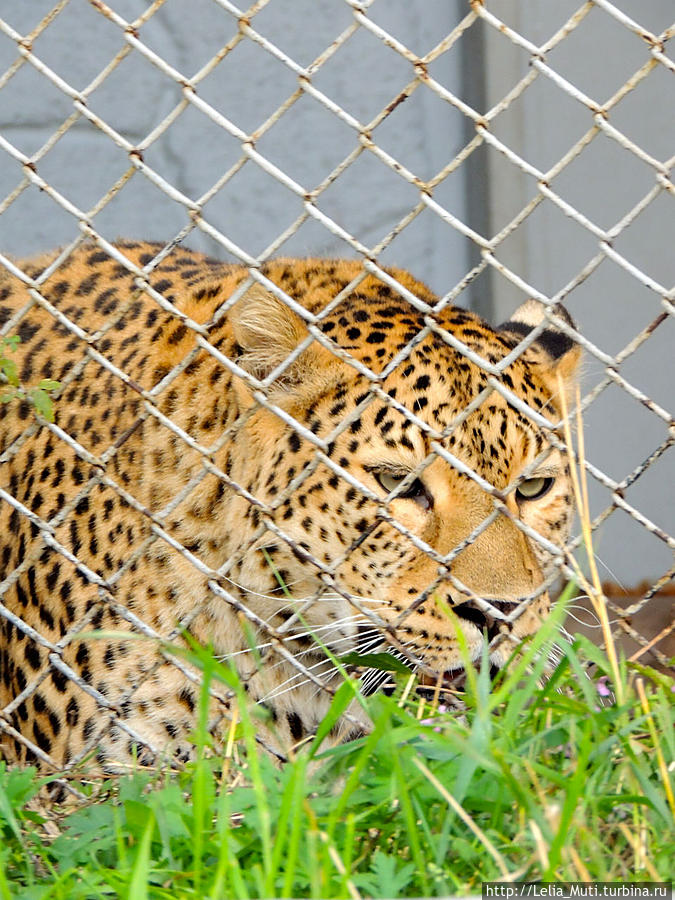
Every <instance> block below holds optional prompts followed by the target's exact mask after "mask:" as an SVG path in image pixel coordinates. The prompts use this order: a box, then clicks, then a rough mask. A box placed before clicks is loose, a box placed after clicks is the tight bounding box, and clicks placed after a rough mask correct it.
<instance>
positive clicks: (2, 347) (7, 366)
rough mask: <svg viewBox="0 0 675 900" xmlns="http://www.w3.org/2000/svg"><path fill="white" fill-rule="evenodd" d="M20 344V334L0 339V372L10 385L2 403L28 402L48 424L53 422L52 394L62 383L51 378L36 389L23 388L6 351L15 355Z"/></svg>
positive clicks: (46, 379)
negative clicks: (13, 401) (12, 401)
mask: <svg viewBox="0 0 675 900" xmlns="http://www.w3.org/2000/svg"><path fill="white" fill-rule="evenodd" d="M20 343H21V338H20V337H19V335H18V334H13V335H10V336H9V337H3V338H1V339H0V372H2V374H3V375H4V376H5V378H6V379H7V383H8V384H9V390H7V389H6V390H4V391H3V392H2V394H0V402H2V403H9V402H10V401H11V400H17V399H18V400H27V401H28V402H29V403H30V404H31V405H32V406H33V407H34V408H35V411H36V412H37V413H38V415H41V416H42V417H43V418H44V419H46V420H47V421H48V422H53V421H54V404H53V401H52V398H51V397H50V393H51V392H52V391H56V390H58V389H59V388H60V387H61V382H60V381H54V380H53V379H51V378H43V379H42V380H41V381H39V382H38V383H37V385H36V386H34V387H30V388H24V387H22V385H21V383H20V381H19V372H18V369H17V366H16V363H15V362H14V360H13V359H10V357H9V356H7V355H6V351H9V353H15V352H16V348H17V346H18V345H19V344H20Z"/></svg>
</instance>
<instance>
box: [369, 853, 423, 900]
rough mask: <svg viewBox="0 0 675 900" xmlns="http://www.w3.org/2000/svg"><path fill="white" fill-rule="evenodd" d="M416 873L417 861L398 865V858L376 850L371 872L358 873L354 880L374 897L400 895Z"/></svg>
mask: <svg viewBox="0 0 675 900" xmlns="http://www.w3.org/2000/svg"><path fill="white" fill-rule="evenodd" d="M414 874H415V863H406V864H405V865H403V866H401V867H400V868H398V867H397V861H396V858H395V857H393V856H388V855H387V854H386V853H383V852H382V851H381V850H376V851H375V854H374V855H373V858H372V860H371V863H370V872H368V873H366V874H364V875H357V876H355V877H354V881H355V882H356V883H357V885H358V886H359V887H363V888H365V889H366V890H367V891H368V893H370V894H372V895H373V896H374V897H399V896H400V895H401V892H402V891H404V890H405V888H406V887H407V886H408V885H409V884H410V882H411V881H412V880H413V877H414Z"/></svg>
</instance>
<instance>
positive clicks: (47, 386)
mask: <svg viewBox="0 0 675 900" xmlns="http://www.w3.org/2000/svg"><path fill="white" fill-rule="evenodd" d="M38 387H39V388H40V389H41V390H43V391H58V389H59V388H60V387H61V382H60V381H54V379H53V378H43V379H42V381H40V382H39V383H38Z"/></svg>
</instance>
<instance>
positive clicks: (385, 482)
mask: <svg viewBox="0 0 675 900" xmlns="http://www.w3.org/2000/svg"><path fill="white" fill-rule="evenodd" d="M373 474H374V475H375V479H376V481H377V483H378V484H379V485H380V487H382V488H384V490H385V491H386V492H387V493H388V494H390V493H391V492H392V491H393V490H395V489H396V488H397V487H398V486H399V484H401V482H402V481H404V480H405V479H406V478H407V477H408V474H409V473H408V472H405V473H403V474H402V475H395V474H394V473H393V472H387V471H386V470H385V471H382V472H374V473H373ZM394 499H396V500H414V501H415V503H417V505H418V506H421V507H422V509H429V508H430V507H431V500H430V498H429V495H428V494H427V491H426V488H425V487H424V485H423V484H422V482H421V481H420V479H419V478H416V479H415V480H414V481H413V482H412V484H409V485H408V487H407V488H406V489H405V490H404V491H403V492H402V493H401V494H397V495H396V497H395V498H394Z"/></svg>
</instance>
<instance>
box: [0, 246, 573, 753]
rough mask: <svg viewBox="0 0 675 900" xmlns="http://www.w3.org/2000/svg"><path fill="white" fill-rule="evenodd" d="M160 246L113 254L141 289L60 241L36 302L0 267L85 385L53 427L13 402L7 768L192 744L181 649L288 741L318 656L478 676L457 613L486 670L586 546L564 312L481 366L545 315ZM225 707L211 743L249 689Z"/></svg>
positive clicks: (194, 696) (71, 381)
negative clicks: (497, 316) (369, 655)
mask: <svg viewBox="0 0 675 900" xmlns="http://www.w3.org/2000/svg"><path fill="white" fill-rule="evenodd" d="M160 249H161V246H160V245H152V244H136V243H133V242H127V243H120V244H119V245H118V247H117V253H118V254H120V255H121V256H122V257H123V258H124V259H126V260H128V261H130V262H131V264H132V265H133V266H137V267H146V269H145V270H144V273H145V274H144V275H143V276H142V278H141V279H140V280H139V278H138V277H137V275H135V274H134V272H130V271H129V268H128V267H127V265H125V264H124V262H121V261H120V259H119V258H118V259H115V258H112V257H111V256H110V255H108V253H106V252H104V251H102V250H100V249H98V248H97V247H94V246H91V245H87V246H84V247H82V248H80V249H79V250H78V251H76V252H75V253H73V254H72V255H71V256H70V257H69V258H68V259H67V260H66V262H65V263H64V264H62V265H61V266H59V267H58V268H57V269H56V270H55V271H54V272H53V273H52V274H51V275H50V276H49V277H48V278H46V279H44V278H41V273H42V272H43V271H44V270H45V268H46V267H47V265H49V263H50V261H51V258H50V257H45V258H43V259H39V260H31V261H28V262H25V263H24V264H23V265H22V268H23V269H24V271H26V272H27V274H28V275H29V276H30V277H31V278H36V279H37V280H38V282H39V298H37V297H36V295H35V294H33V295H29V294H28V293H27V290H26V288H25V286H24V285H23V284H21V283H20V282H19V281H18V280H15V279H13V278H11V277H9V276H3V278H2V280H0V321H2V322H10V321H11V322H13V321H14V320H12V319H11V317H12V316H13V315H14V314H15V312H16V311H17V310H23V309H24V307H25V305H26V303H27V302H28V301H29V300H30V298H31V296H32V297H34V298H35V299H34V301H33V305H32V306H31V307H30V308H29V309H28V310H27V311H26V312H25V314H24V315H23V317H22V318H20V320H17V324H16V331H17V332H18V333H19V334H20V336H21V338H22V343H21V345H20V347H19V349H18V351H17V354H16V360H17V363H18V367H19V373H20V377H21V380H22V383H25V384H30V383H33V382H34V381H35V380H37V379H39V378H54V379H57V380H58V381H60V382H61V384H62V388H61V390H60V393H59V394H58V396H57V397H56V399H55V401H54V408H55V422H54V424H53V425H51V424H50V423H46V422H44V421H41V420H36V418H35V416H34V414H33V412H32V410H31V408H30V407H29V405H28V404H27V403H26V402H19V401H14V402H12V403H9V404H5V405H4V406H3V408H2V409H1V410H0V417H1V419H0V422H1V425H0V486H1V487H2V489H3V491H4V493H3V494H2V495H0V496H1V497H2V499H0V552H1V559H2V564H1V565H2V571H1V572H0V577H1V579H2V582H1V584H0V590H1V591H2V596H1V597H0V602H2V603H3V605H4V608H5V610H6V611H7V612H8V613H9V615H7V614H6V613H5V614H3V613H2V612H0V710H2V709H4V710H5V713H4V716H3V717H1V718H0V739H1V740H2V750H3V753H4V754H5V756H6V757H7V758H9V759H11V760H15V761H19V762H25V761H28V760H30V761H32V762H35V761H37V762H38V763H39V764H41V765H45V766H47V765H55V766H57V767H63V766H72V765H75V764H76V763H78V762H80V761H81V760H83V759H85V758H95V759H96V761H97V765H99V766H101V767H103V768H104V769H115V768H116V767H119V766H124V765H126V764H128V762H129V760H130V759H131V758H132V757H134V756H135V755H137V756H140V758H141V760H156V759H157V758H158V757H159V756H162V755H164V754H168V755H169V756H171V755H172V754H173V755H175V756H177V757H178V758H181V757H185V756H187V755H188V754H189V752H190V740H189V738H190V734H191V731H192V729H193V728H194V719H195V706H196V704H197V702H198V696H199V678H198V675H197V674H196V673H195V671H194V670H193V669H192V668H191V667H190V664H189V663H186V662H184V661H183V660H182V658H180V657H175V656H172V655H171V654H170V653H169V652H168V651H167V642H172V643H174V644H178V645H180V644H182V643H185V641H186V640H188V635H189V636H190V637H191V638H194V639H195V640H196V641H198V642H200V643H202V644H208V645H210V646H211V647H212V648H213V650H214V652H215V654H216V656H218V657H219V658H221V659H228V660H234V662H235V664H236V667H237V669H238V671H239V674H240V676H241V678H242V679H243V682H244V683H245V685H246V690H247V691H248V693H249V695H250V696H251V697H252V698H253V699H254V700H256V701H258V702H260V703H261V704H262V705H264V706H265V707H266V708H267V710H268V714H269V718H268V722H267V724H266V725H265V726H264V727H262V726H261V740H262V741H263V742H264V743H266V745H268V746H270V747H271V748H272V749H273V750H274V751H275V752H280V753H282V752H283V751H284V749H285V748H286V747H287V746H288V744H289V743H292V742H297V741H299V740H302V739H303V738H305V737H306V736H307V735H309V734H311V733H312V732H313V731H314V730H315V729H316V727H317V725H318V723H319V722H320V721H321V719H322V717H323V715H324V714H325V711H326V708H327V705H328V703H329V700H330V695H329V693H326V692H324V691H321V690H318V689H317V681H321V680H323V681H324V682H326V683H328V685H329V687H330V685H331V684H335V677H336V676H335V674H334V672H333V671H332V664H331V663H330V662H329V661H328V660H327V658H326V655H325V653H324V651H323V649H322V647H321V645H322V644H323V645H326V646H327V647H329V648H330V649H331V650H332V651H333V652H334V653H337V654H341V653H342V652H349V651H353V650H357V651H367V652H373V651H376V650H389V651H394V652H396V653H397V654H399V655H401V656H403V657H404V658H405V659H406V660H408V661H409V662H410V663H411V664H412V665H416V666H417V667H418V668H419V669H420V670H421V671H423V672H426V673H427V674H429V675H432V676H433V675H434V674H435V675H437V676H438V677H442V676H443V674H444V673H448V672H453V671H455V670H457V669H458V668H460V667H461V666H462V655H461V653H460V651H459V645H458V639H457V632H456V629H457V627H461V629H462V632H463V634H464V637H465V640H466V642H467V646H468V649H469V653H470V655H471V657H472V658H473V659H478V658H479V657H480V656H481V654H482V652H483V648H484V645H485V642H486V641H488V642H489V654H490V658H491V660H492V662H493V663H494V664H495V665H497V666H502V665H504V663H505V662H506V660H507V659H508V658H509V657H510V655H511V653H512V651H513V647H514V643H516V642H517V641H518V640H519V639H521V638H523V637H525V636H527V635H528V634H531V633H533V632H534V631H536V630H537V628H538V627H539V624H540V622H541V620H542V619H543V618H544V617H545V616H546V614H547V611H548V604H549V600H548V595H547V594H546V592H545V591H544V592H542V590H541V586H542V583H543V581H544V579H545V576H546V573H547V570H548V567H549V566H550V561H551V557H550V551H551V548H552V547H555V546H560V545H561V544H563V543H564V542H565V540H566V539H567V536H568V534H569V528H570V520H571V516H572V511H573V510H572V506H573V504H572V491H571V484H570V477H569V468H568V464H567V460H566V458H565V454H564V452H562V451H561V450H560V449H559V448H555V447H553V446H552V445H551V444H550V440H549V438H550V435H551V434H552V432H551V431H550V429H548V428H547V423H549V422H550V423H552V424H554V423H557V422H558V421H559V420H560V417H561V404H560V391H561V390H563V391H566V392H567V391H570V390H571V389H572V386H573V384H574V379H575V373H576V369H577V365H578V360H579V353H578V349H577V348H576V346H575V345H574V344H573V343H572V341H571V340H570V339H569V338H568V337H567V336H566V335H565V334H563V333H562V332H561V331H558V330H556V329H554V328H552V327H546V328H544V329H543V330H542V331H541V334H540V335H539V338H538V340H536V341H534V342H532V343H531V344H530V346H529V347H528V348H527V350H525V352H523V353H522V354H521V355H520V356H518V357H517V358H513V360H512V361H511V363H510V365H508V366H507V367H506V368H505V369H503V371H501V370H497V369H494V368H492V369H491V370H490V371H489V372H486V371H485V369H484V368H482V367H481V366H480V365H479V364H478V360H479V359H481V360H484V361H485V363H486V364H487V366H488V368H490V367H495V366H497V364H498V363H499V362H500V360H502V359H504V357H506V356H507V355H508V354H509V353H510V352H511V351H512V350H513V348H514V347H515V346H516V345H517V344H518V343H519V341H520V340H521V339H522V338H523V337H524V336H526V335H527V334H528V333H529V332H530V331H531V330H532V328H534V327H535V326H537V325H538V324H539V323H540V322H541V321H542V315H543V313H542V311H541V309H540V308H539V305H538V304H536V303H534V302H533V301H530V302H528V303H527V304H525V305H524V306H523V307H522V308H521V309H520V310H518V311H517V313H516V315H515V316H514V318H513V319H512V320H511V321H510V322H507V323H505V324H504V325H503V326H502V327H501V328H500V329H493V328H491V327H490V326H489V325H487V324H486V323H485V322H484V321H482V320H481V319H480V318H478V317H477V316H475V315H473V314H471V313H469V312H467V311H465V310H462V309H458V308H455V307H450V306H443V305H442V304H439V301H438V298H437V297H435V296H434V295H433V294H432V293H431V292H430V291H429V290H428V289H427V288H426V287H425V286H424V285H423V284H421V283H420V282H418V281H415V280H414V279H413V278H412V277H411V276H410V275H408V274H407V273H406V272H403V271H400V270H388V274H387V276H386V281H385V280H381V279H380V278H377V277H375V276H374V275H371V274H366V275H365V277H360V276H362V275H363V266H362V264H361V263H360V262H356V261H331V260H317V259H306V260H278V261H275V262H271V263H268V264H266V265H265V266H264V267H263V268H262V269H261V270H260V278H259V280H258V281H255V282H253V283H251V282H250V281H247V278H248V272H247V271H246V270H245V269H243V268H242V267H239V266H228V265H225V264H222V263H219V262H216V261H213V260H211V259H208V258H206V257H204V256H202V255H200V254H197V253H193V252H190V251H186V250H184V249H180V248H179V249H175V250H174V251H173V252H172V253H170V254H169V255H167V256H166V257H164V258H163V259H162V261H161V262H160V263H159V264H154V262H153V260H154V257H155V256H156V254H157V253H159V251H160ZM143 279H145V282H146V289H144V287H143V286H142V285H141V283H140V282H141V281H142V280H143ZM359 279H360V280H359ZM396 283H397V284H398V285H399V287H398V288H397V287H396V286H395V284H396ZM277 288H278V289H280V291H277ZM281 292H283V293H281ZM277 294H279V296H278V295H277ZM284 295H286V296H287V297H288V298H290V300H291V306H294V305H295V304H297V306H296V307H295V308H291V306H289V305H287V303H286V302H284V300H283V299H280V297H281V298H283V296H284ZM42 298H44V300H43V299H42ZM411 298H413V300H415V303H411V302H410V299H411ZM45 301H46V302H45ZM301 308H302V309H303V310H305V311H306V312H305V313H304V317H303V316H301V315H299V314H298V313H299V311H300V309H301ZM556 311H557V313H558V315H559V317H561V318H563V319H564V320H565V321H566V322H568V324H571V323H570V320H569V317H567V314H566V313H565V312H564V310H562V308H557V310H556ZM463 347H465V348H468V351H469V356H467V355H465V353H464V352H462V349H463ZM495 386H497V387H501V389H502V390H501V391H500V390H498V389H496V387H495ZM526 407H529V408H530V409H531V410H533V411H534V416H533V415H531V414H528V412H527V409H526ZM534 533H536V535H538V536H539V537H540V538H541V540H537V539H535V538H534V537H533V534H534ZM486 601H489V602H490V604H491V609H492V611H491V612H490V611H488V607H487V606H486ZM448 608H451V609H453V610H454V612H455V614H456V616H455V617H453V616H449V615H448V613H447V609H448ZM495 610H496V611H497V613H496V614H495ZM21 623H23V624H21ZM252 643H253V644H255V645H256V651H255V652H251V644H252ZM214 693H215V696H214V698H213V699H212V701H211V720H210V727H211V729H212V733H213V735H214V739H216V740H217V739H218V737H219V736H220V735H222V733H223V730H224V729H225V728H226V725H227V717H228V715H229V713H230V706H231V702H232V700H231V698H230V697H229V696H228V695H227V692H226V691H225V690H224V689H223V690H222V691H219V690H215V692H214ZM343 730H344V728H343ZM347 730H348V729H347Z"/></svg>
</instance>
